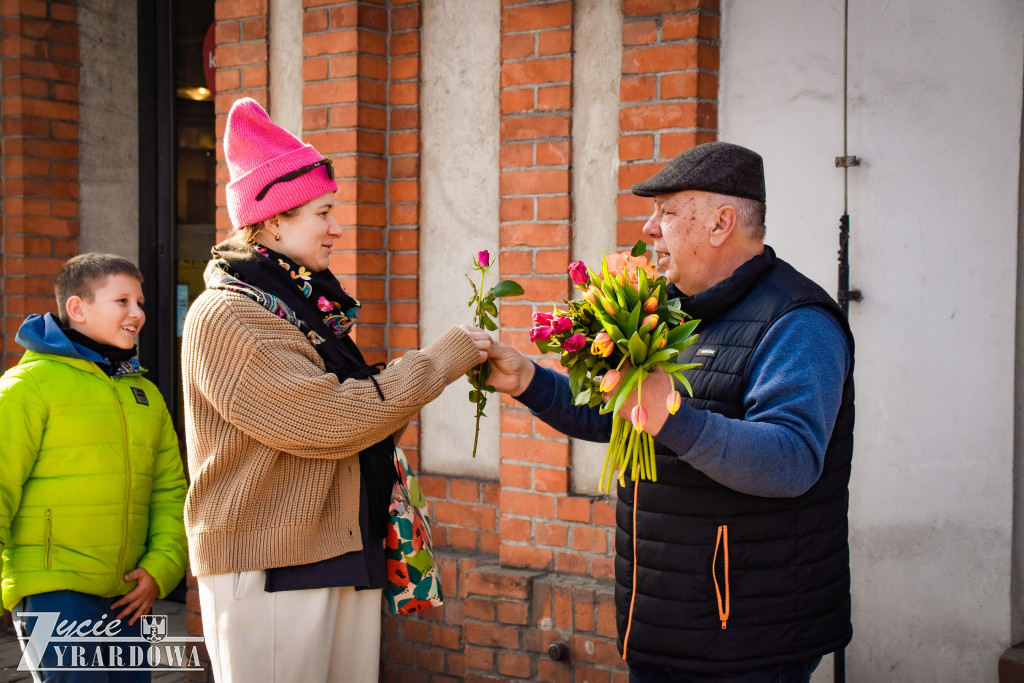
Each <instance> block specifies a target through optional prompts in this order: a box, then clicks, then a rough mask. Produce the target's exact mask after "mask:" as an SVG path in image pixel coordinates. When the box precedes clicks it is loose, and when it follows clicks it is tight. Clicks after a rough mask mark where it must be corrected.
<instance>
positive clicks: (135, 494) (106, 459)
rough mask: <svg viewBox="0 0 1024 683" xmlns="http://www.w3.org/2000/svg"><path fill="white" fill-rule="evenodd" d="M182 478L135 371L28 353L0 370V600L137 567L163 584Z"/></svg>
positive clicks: (104, 587)
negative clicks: (109, 371)
mask: <svg viewBox="0 0 1024 683" xmlns="http://www.w3.org/2000/svg"><path fill="white" fill-rule="evenodd" d="M186 489H187V484H186V481H185V476H184V473H183V470H182V464H181V455H180V454H179V451H178V439H177V436H176V435H175V432H174V428H173V426H172V424H171V417H170V415H169V414H168V412H167V408H166V406H165V405H164V401H163V397H162V396H161V395H160V392H159V391H158V390H157V388H156V386H155V385H154V384H153V383H152V382H150V381H149V380H147V379H144V378H143V377H142V375H141V374H139V373H137V372H134V373H128V374H122V375H118V376H117V377H114V378H111V377H108V376H107V375H106V374H104V372H103V371H102V370H101V369H100V368H99V366H97V365H96V364H95V363H92V362H90V361H86V360H82V359H78V358H71V357H65V356H58V355H51V354H47V353H36V352H34V351H27V352H26V353H25V355H24V356H23V357H22V359H21V362H20V363H19V364H18V365H16V366H15V367H13V368H11V369H10V370H8V371H7V372H6V373H5V374H4V375H3V377H0V551H2V554H0V577H2V589H3V604H4V606H5V607H6V608H7V609H11V608H12V607H14V605H15V604H17V603H18V601H19V600H21V599H22V598H23V597H24V596H26V595H36V594H38V593H46V592H49V591H55V590H73V591H78V592H81V593H88V594H91V595H98V596H101V597H113V596H118V595H122V594H124V593H126V592H128V591H130V590H131V589H132V588H134V587H135V583H136V582H135V581H132V582H126V581H125V580H124V575H125V574H126V573H128V572H129V571H131V570H132V569H135V568H136V567H142V568H144V569H145V570H146V571H148V572H149V573H150V575H151V576H152V577H153V578H154V579H155V580H156V582H157V584H158V585H159V587H160V596H161V597H163V596H165V595H166V594H167V593H168V592H169V591H171V590H172V589H173V588H174V587H175V586H177V585H178V582H179V581H181V577H182V576H183V574H184V570H185V562H186V559H187V551H186V541H185V528H184V523H183V521H182V514H183V509H184V500H185V492H186Z"/></svg>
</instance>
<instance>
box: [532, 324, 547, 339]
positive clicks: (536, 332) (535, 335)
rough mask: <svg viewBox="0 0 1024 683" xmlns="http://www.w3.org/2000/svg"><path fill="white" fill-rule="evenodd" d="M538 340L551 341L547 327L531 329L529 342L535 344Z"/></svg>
mask: <svg viewBox="0 0 1024 683" xmlns="http://www.w3.org/2000/svg"><path fill="white" fill-rule="evenodd" d="M538 339H542V340H544V341H547V340H548V339H551V328H550V327H547V326H544V327H533V328H531V329H530V341H532V342H535V341H537V340H538Z"/></svg>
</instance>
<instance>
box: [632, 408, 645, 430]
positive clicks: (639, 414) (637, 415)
mask: <svg viewBox="0 0 1024 683" xmlns="http://www.w3.org/2000/svg"><path fill="white" fill-rule="evenodd" d="M629 417H630V419H631V420H632V421H633V429H635V430H636V431H638V432H642V431H644V427H646V426H647V408H644V407H643V406H642V405H640V404H639V403H638V404H636V405H635V406H633V411H632V412H631V413H630V414H629Z"/></svg>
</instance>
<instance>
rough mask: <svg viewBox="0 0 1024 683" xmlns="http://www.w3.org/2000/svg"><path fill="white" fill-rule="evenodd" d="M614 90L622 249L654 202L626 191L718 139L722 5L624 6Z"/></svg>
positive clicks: (643, 1)
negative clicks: (674, 159) (616, 92)
mask: <svg viewBox="0 0 1024 683" xmlns="http://www.w3.org/2000/svg"><path fill="white" fill-rule="evenodd" d="M623 13H624V14H625V17H624V21H625V23H624V25H623V28H622V46H623V50H622V81H621V84H620V86H619V97H620V99H621V108H620V111H619V161H620V165H619V226H618V241H619V246H620V247H622V248H628V247H629V246H630V245H632V244H634V243H635V242H636V241H637V240H638V239H640V238H641V237H642V234H641V230H642V229H643V226H644V223H645V222H647V219H648V218H649V217H650V215H651V200H650V199H646V198H644V197H637V196H636V195H634V194H633V193H632V192H631V191H630V188H632V187H633V184H634V183H637V182H639V181H641V180H644V179H646V178H649V177H650V176H651V175H653V174H654V173H656V172H657V171H659V170H660V169H661V168H662V167H663V166H664V165H665V163H666V162H667V161H669V160H670V159H672V157H674V156H676V155H677V154H680V153H682V152H685V151H686V150H688V149H689V148H690V147H693V146H694V145H698V144H701V143H703V142H711V141H713V140H715V139H717V137H718V136H717V129H718V52H719V43H718V38H719V33H718V32H719V24H720V12H719V0H671V1H670V2H666V1H665V0H625V2H624V3H623Z"/></svg>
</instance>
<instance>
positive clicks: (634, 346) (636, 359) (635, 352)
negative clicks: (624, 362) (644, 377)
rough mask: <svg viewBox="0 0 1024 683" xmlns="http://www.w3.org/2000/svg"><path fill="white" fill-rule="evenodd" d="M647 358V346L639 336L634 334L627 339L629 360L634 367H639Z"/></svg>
mask: <svg viewBox="0 0 1024 683" xmlns="http://www.w3.org/2000/svg"><path fill="white" fill-rule="evenodd" d="M646 358H647V344H644V342H643V340H642V339H641V338H640V335H639V334H638V333H636V332H634V333H633V336H632V337H630V338H629V360H630V362H632V363H633V365H634V366H639V365H640V364H641V363H643V362H644V360H646Z"/></svg>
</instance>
